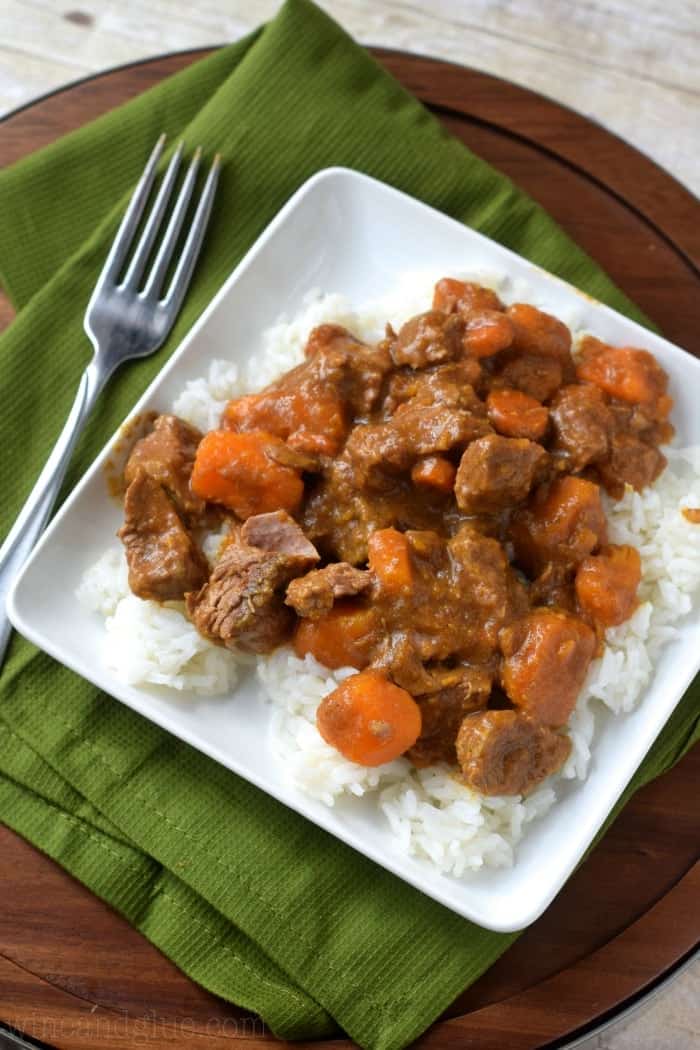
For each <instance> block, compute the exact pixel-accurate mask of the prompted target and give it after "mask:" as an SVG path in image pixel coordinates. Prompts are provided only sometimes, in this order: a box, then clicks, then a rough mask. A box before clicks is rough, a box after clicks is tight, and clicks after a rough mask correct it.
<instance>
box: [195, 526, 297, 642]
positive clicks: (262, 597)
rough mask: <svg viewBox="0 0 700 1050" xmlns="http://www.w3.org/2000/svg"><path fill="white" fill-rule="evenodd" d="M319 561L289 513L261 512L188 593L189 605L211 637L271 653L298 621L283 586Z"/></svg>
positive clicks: (205, 632) (288, 635) (200, 624)
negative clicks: (203, 581)
mask: <svg viewBox="0 0 700 1050" xmlns="http://www.w3.org/2000/svg"><path fill="white" fill-rule="evenodd" d="M316 561H318V554H317V552H316V549H315V548H314V546H313V545H312V544H311V543H309V541H308V540H307V539H306V537H305V536H304V534H303V532H302V531H301V529H300V528H299V526H298V525H297V524H296V522H295V521H294V520H293V519H292V518H290V517H289V515H288V514H285V512H284V511H275V512H272V513H270V514H258V515H256V516H255V517H251V518H248V520H247V521H246V523H245V525H243V527H242V528H241V532H240V534H239V536H237V537H235V538H234V539H233V540H232V541H231V542H230V543H229V544H228V545H227V546H226V548H225V549H224V552H223V554H222V555H221V558H220V559H219V561H218V562H217V563H216V565H215V567H214V571H213V572H212V574H211V578H210V579H209V582H208V583H207V584H205V586H204V587H202V588H201V589H200V590H199V591H197V592H195V593H192V594H188V595H187V610H188V612H189V614H190V617H191V619H192V621H193V623H194V624H195V626H196V627H197V629H198V630H199V631H200V633H201V634H203V635H205V637H207V638H211V639H212V641H215V642H218V643H220V644H223V645H226V646H228V647H229V648H240V649H245V650H248V651H250V652H255V653H267V652H270V651H271V650H272V649H274V648H275V647H276V646H277V645H281V644H282V643H283V642H285V641H287V639H288V638H289V637H290V635H291V629H292V626H293V623H294V614H293V613H292V611H291V610H290V609H289V608H287V607H286V606H285V604H284V600H283V595H284V588H285V587H286V586H287V584H288V583H289V582H290V580H292V579H293V578H294V577H295V576H298V575H300V574H301V573H304V572H306V571H307V570H308V569H309V568H310V566H311V565H313V564H314V562H316Z"/></svg>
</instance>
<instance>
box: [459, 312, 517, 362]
mask: <svg viewBox="0 0 700 1050" xmlns="http://www.w3.org/2000/svg"><path fill="white" fill-rule="evenodd" d="M512 342H513V325H512V323H511V321H510V319H509V318H508V317H507V316H506V315H505V314H504V313H502V312H501V311H500V310H479V311H478V312H474V313H471V314H469V316H468V317H467V319H466V321H465V328H464V335H463V337H462V345H463V346H464V349H465V350H466V352H467V353H468V354H469V355H470V357H477V358H478V357H492V356H493V354H497V353H498V352H499V351H500V350H505V349H506V348H507V347H509V346H510V344H511V343H512Z"/></svg>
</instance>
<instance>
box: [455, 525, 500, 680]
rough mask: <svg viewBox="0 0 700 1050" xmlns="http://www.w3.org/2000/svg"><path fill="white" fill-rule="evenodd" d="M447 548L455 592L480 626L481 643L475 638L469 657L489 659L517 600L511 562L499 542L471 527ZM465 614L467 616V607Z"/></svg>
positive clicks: (464, 527) (457, 536) (463, 530)
mask: <svg viewBox="0 0 700 1050" xmlns="http://www.w3.org/2000/svg"><path fill="white" fill-rule="evenodd" d="M447 547H448V550H449V555H450V563H451V569H452V585H453V587H454V590H455V592H456V593H457V594H460V595H462V596H463V597H464V599H465V602H466V601H468V604H469V606H470V607H471V610H473V612H472V616H473V618H474V620H475V621H478V623H479V632H478V644H475V642H476V639H475V640H474V642H472V644H471V647H470V648H471V652H470V654H469V655H470V657H471V659H477V658H478V659H479V660H486V659H488V657H489V655H490V654H491V652H492V651H493V650H494V649H495V648H496V645H497V642H498V631H499V630H500V628H501V627H503V625H504V624H505V623H506V622H507V621H508V620H509V619H510V618H511V615H512V610H511V604H512V602H513V601H514V600H515V601H517V596H516V595H515V594H514V592H513V589H512V579H511V577H512V571H511V569H510V566H509V564H508V559H507V558H506V555H505V551H504V550H503V547H502V546H501V544H500V543H499V542H498V540H496V539H493V538H492V537H490V536H483V535H482V534H481V533H480V532H477V530H476V529H474V528H472V527H471V526H470V525H463V526H462V527H461V528H460V529H459V530H458V532H456V533H455V535H454V536H453V537H452V538H451V539H450V540H449V541H448V544H447ZM455 614H457V610H455ZM462 615H468V614H467V611H466V608H465V609H464V610H463V613H462ZM465 655H466V654H465Z"/></svg>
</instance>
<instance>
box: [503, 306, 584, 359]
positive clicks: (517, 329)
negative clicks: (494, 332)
mask: <svg viewBox="0 0 700 1050" xmlns="http://www.w3.org/2000/svg"><path fill="white" fill-rule="evenodd" d="M506 314H507V315H508V317H509V318H510V320H511V321H512V323H513V329H514V335H513V349H514V350H517V351H518V352H519V353H521V354H539V355H540V356H542V357H556V358H558V359H559V360H566V359H567V358H568V356H569V352H570V350H571V332H570V331H569V329H568V328H567V327H566V325H565V324H564V323H563V322H562V321H560V320H559V318H557V317H553V316H552V315H551V314H547V313H545V312H544V311H543V310H538V309H537V307H536V306H530V304H529V303H513V305H512V306H509V307H508V309H507V310H506Z"/></svg>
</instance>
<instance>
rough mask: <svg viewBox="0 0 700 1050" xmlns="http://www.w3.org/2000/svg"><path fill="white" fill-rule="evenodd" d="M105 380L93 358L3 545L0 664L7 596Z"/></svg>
mask: <svg viewBox="0 0 700 1050" xmlns="http://www.w3.org/2000/svg"><path fill="white" fill-rule="evenodd" d="M106 380H107V374H105V372H104V371H103V370H102V369H101V368H99V367H98V366H97V365H96V364H95V361H94V360H93V361H91V362H90V364H89V365H88V366H87V368H86V369H85V371H84V372H83V375H82V377H81V380H80V385H79V387H78V393H77V394H76V398H75V401H74V402H73V407H72V408H71V410H70V413H69V415H68V419H67V420H66V422H65V425H64V427H63V430H62V431H61V433H60V436H59V438H58V440H57V442H56V444H55V445H54V447H53V450H52V452H51V455H50V456H49V458H48V459H47V461H46V463H45V465H44V468H43V470H42V472H41V474H40V475H39V477H38V478H37V480H36V483H35V485H34V488H33V489H32V491H31V492H30V494H29V496H28V498H27V501H26V503H25V504H24V506H23V507H22V510H21V511H20V513H19V515H18V517H17V520H16V521H15V523H14V525H13V526H12V528H11V529H10V531H9V533H8V534H7V537H6V539H5V542H4V543H3V545H2V547H0V667H2V663H3V660H4V656H5V650H6V648H7V643H8V640H9V637H10V633H11V631H12V625H11V623H10V621H9V619H8V616H7V609H6V602H7V596H8V594H9V591H10V588H11V586H12V583H13V581H14V579H15V577H16V575H17V573H18V572H19V570H20V569H21V567H22V565H23V564H24V562H25V561H26V559H27V557H28V556H29V554H30V553H31V551H32V549H33V547H34V545H35V544H36V542H37V540H38V539H39V537H40V536H41V534H42V532H43V531H44V526H45V525H46V523H47V521H48V519H49V515H50V514H51V509H52V507H53V505H54V503H55V502H56V497H57V496H58V492H59V489H60V487H61V483H62V481H63V478H64V477H65V473H66V470H67V468H68V463H69V462H70V458H71V454H72V452H73V449H74V448H75V443H76V441H77V440H78V437H79V436H80V433H81V431H82V429H83V427H84V426H85V422H86V420H87V418H88V416H89V414H90V411H91V409H92V407H93V405H94V404H95V400H96V399H97V396H98V394H99V393H100V391H101V390H102V387H103V386H104V384H105V382H106Z"/></svg>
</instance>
